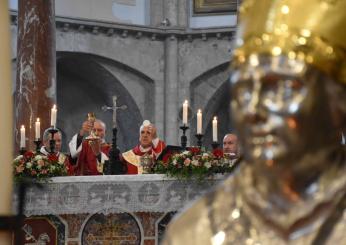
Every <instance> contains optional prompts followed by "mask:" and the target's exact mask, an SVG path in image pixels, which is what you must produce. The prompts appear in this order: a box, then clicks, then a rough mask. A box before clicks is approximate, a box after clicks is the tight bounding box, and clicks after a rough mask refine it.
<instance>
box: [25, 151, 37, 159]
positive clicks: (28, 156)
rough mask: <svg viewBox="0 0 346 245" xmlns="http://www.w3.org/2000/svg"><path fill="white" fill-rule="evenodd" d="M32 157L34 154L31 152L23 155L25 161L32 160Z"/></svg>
mask: <svg viewBox="0 0 346 245" xmlns="http://www.w3.org/2000/svg"><path fill="white" fill-rule="evenodd" d="M34 156H35V154H34V153H33V152H31V151H27V152H25V153H24V158H25V159H27V160H29V159H31V158H33V157H34Z"/></svg>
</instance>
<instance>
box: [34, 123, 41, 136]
mask: <svg viewBox="0 0 346 245" xmlns="http://www.w3.org/2000/svg"><path fill="white" fill-rule="evenodd" d="M40 131H41V123H40V119H39V118H37V120H36V122H35V138H36V140H38V139H40V137H41V132H40Z"/></svg>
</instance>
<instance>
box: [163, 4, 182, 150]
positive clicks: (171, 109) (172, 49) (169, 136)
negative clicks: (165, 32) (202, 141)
mask: <svg viewBox="0 0 346 245" xmlns="http://www.w3.org/2000/svg"><path fill="white" fill-rule="evenodd" d="M164 9H165V18H167V19H168V20H169V22H170V26H177V24H178V21H177V19H178V18H177V16H178V2H177V1H176V0H165V8H164ZM178 89H179V87H178V40H177V38H176V36H174V35H172V36H168V37H167V38H166V40H165V140H166V143H167V144H173V145H176V144H178V135H179V126H178V110H179V101H178Z"/></svg>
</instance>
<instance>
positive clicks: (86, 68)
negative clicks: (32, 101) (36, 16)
mask: <svg viewBox="0 0 346 245" xmlns="http://www.w3.org/2000/svg"><path fill="white" fill-rule="evenodd" d="M151 2H152V3H154V2H155V0H152V1H151ZM183 3H184V1H166V2H165V4H163V5H165V6H166V5H167V6H166V7H165V6H161V5H162V4H161V5H160V6H161V7H165V8H168V10H167V9H165V8H164V11H158V13H157V15H154V16H153V17H152V18H151V26H135V25H127V24H117V23H108V22H97V21H90V20H82V19H71V18H63V17H57V18H56V23H57V31H56V50H57V103H58V108H59V112H58V127H60V128H62V130H63V132H64V136H65V137H64V147H65V148H64V149H65V150H66V143H67V141H68V139H70V138H71V137H72V135H73V134H74V133H75V132H76V131H77V130H78V129H79V127H80V126H81V122H82V121H83V120H84V119H85V115H86V113H87V112H89V111H93V112H95V113H96V115H97V117H99V118H101V119H103V120H104V121H105V122H106V124H107V125H108V127H111V125H112V124H111V114H110V113H109V112H106V113H105V112H102V111H101V107H102V105H105V104H107V105H110V104H111V98H112V96H113V95H117V96H118V97H119V101H118V102H119V104H120V105H121V104H126V105H127V106H128V109H127V110H125V111H121V112H119V117H118V119H119V128H120V133H119V146H120V149H121V150H126V149H128V148H130V147H132V146H134V145H135V144H136V142H137V140H138V128H139V125H140V124H141V123H142V120H144V119H149V120H150V121H152V122H154V123H155V124H156V125H157V128H158V134H159V136H160V137H161V138H163V139H165V140H166V141H167V143H168V144H179V136H180V132H179V125H180V124H181V118H180V111H181V105H182V103H183V101H184V100H185V99H188V100H189V101H190V106H191V111H192V112H193V115H191V120H190V126H191V128H190V132H189V134H190V139H189V142H190V143H191V144H194V142H195V140H194V137H193V135H194V134H195V123H196V119H195V113H196V111H197V109H199V108H200V109H202V111H203V130H204V132H206V137H205V139H204V142H205V144H207V146H209V144H210V142H211V133H210V125H211V123H210V122H211V120H212V117H213V116H214V115H218V116H219V125H220V130H219V135H220V136H221V135H224V134H225V133H227V132H228V131H229V130H231V124H230V118H231V117H230V113H229V95H228V89H227V86H228V82H227V81H228V77H229V70H228V62H229V58H230V52H231V40H232V39H233V34H234V31H235V28H234V27H229V28H212V29H197V30H193V29H189V28H188V27H186V25H187V17H186V13H187V10H186V9H185V8H187V7H188V6H186V5H184V4H183ZM153 9H154V10H155V8H153ZM184 9H185V11H182V10H184ZM177 11H178V12H177ZM162 16H170V18H171V22H172V23H173V24H175V25H172V26H158V25H159V24H158V21H159V19H161V17H162ZM174 18H176V20H174ZM16 35H17V34H16V13H15V12H13V13H12V44H13V45H12V47H13V49H12V50H13V51H12V53H13V59H14V61H15V58H16V49H15V47H16V42H17V36H16ZM14 64H15V62H14ZM13 69H15V67H14V68H13ZM110 132H111V131H110V130H108V133H107V138H108V140H110ZM220 140H221V137H219V141H220Z"/></svg>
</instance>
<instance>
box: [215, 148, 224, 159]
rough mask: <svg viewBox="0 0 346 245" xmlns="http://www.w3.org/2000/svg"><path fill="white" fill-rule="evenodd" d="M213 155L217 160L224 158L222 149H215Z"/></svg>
mask: <svg viewBox="0 0 346 245" xmlns="http://www.w3.org/2000/svg"><path fill="white" fill-rule="evenodd" d="M213 155H214V157H216V158H221V157H223V151H222V150H221V149H215V150H213Z"/></svg>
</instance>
